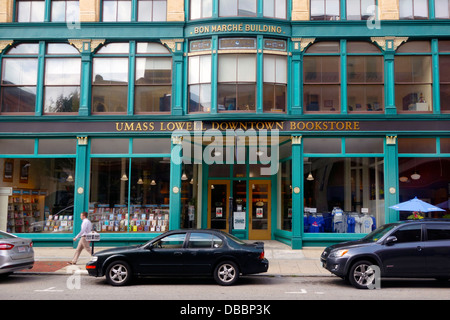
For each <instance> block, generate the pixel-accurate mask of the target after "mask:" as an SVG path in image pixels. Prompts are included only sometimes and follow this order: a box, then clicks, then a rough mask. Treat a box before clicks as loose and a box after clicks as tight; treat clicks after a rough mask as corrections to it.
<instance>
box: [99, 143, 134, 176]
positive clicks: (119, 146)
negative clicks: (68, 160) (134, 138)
mask: <svg viewBox="0 0 450 320" xmlns="http://www.w3.org/2000/svg"><path fill="white" fill-rule="evenodd" d="M128 144H129V139H91V153H94V154H97V153H128ZM126 172H127V173H128V170H127V171H126Z"/></svg>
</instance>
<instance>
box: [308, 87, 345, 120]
mask: <svg viewBox="0 0 450 320" xmlns="http://www.w3.org/2000/svg"><path fill="white" fill-rule="evenodd" d="M303 92H304V105H305V111H320V112H329V113H336V112H339V111H340V86H339V85H305V86H304V88H303Z"/></svg>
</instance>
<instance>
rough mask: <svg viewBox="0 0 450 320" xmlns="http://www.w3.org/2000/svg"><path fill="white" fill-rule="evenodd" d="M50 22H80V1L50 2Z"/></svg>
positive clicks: (58, 0)
mask: <svg viewBox="0 0 450 320" xmlns="http://www.w3.org/2000/svg"><path fill="white" fill-rule="evenodd" d="M51 21H53V22H64V21H80V1H78V0H77V1H73V0H63V1H61V0H52V16H51Z"/></svg>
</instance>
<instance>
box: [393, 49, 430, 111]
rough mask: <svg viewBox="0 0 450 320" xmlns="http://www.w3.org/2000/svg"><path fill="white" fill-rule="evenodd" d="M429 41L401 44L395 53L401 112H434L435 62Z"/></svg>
mask: <svg viewBox="0 0 450 320" xmlns="http://www.w3.org/2000/svg"><path fill="white" fill-rule="evenodd" d="M431 63H432V62H431V45H430V42H429V41H411V42H407V43H405V44H403V45H401V46H400V47H399V48H398V49H397V52H396V56H395V62H394V65H395V105H396V106H397V111H398V112H431V111H432V110H433V101H432V65H431Z"/></svg>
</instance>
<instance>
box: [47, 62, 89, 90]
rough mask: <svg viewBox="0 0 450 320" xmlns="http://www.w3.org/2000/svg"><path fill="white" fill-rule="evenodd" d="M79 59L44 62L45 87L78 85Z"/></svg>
mask: <svg viewBox="0 0 450 320" xmlns="http://www.w3.org/2000/svg"><path fill="white" fill-rule="evenodd" d="M80 70H81V59H77V58H73V59H59V58H55V59H51V58H47V59H46V61H45V85H79V84H80Z"/></svg>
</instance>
